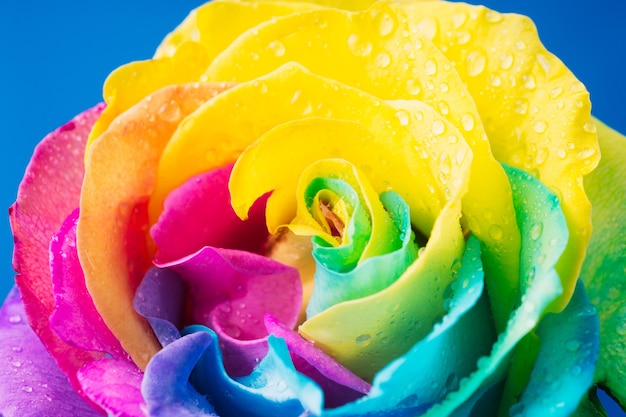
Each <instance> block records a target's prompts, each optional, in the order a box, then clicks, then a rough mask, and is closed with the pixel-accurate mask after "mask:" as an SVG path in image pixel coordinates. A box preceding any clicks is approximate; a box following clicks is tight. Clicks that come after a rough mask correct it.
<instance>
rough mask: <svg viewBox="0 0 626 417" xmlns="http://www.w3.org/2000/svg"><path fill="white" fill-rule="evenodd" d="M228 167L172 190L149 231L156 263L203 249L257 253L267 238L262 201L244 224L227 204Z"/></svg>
mask: <svg viewBox="0 0 626 417" xmlns="http://www.w3.org/2000/svg"><path fill="white" fill-rule="evenodd" d="M231 170H232V165H228V166H225V167H223V168H218V169H215V170H212V171H209V172H206V173H202V174H199V175H197V176H195V177H193V178H191V179H189V180H188V181H187V182H185V183H184V184H183V185H182V186H180V187H179V188H177V189H176V190H174V191H173V192H172V193H170V195H169V196H168V197H167V199H166V200H165V204H164V207H163V213H162V214H161V216H160V217H159V221H158V222H157V223H156V224H155V225H154V226H152V228H151V230H150V232H151V234H152V237H153V239H154V242H155V243H156V245H157V248H158V252H157V254H156V257H155V261H156V262H157V263H166V262H171V261H174V260H176V259H179V258H182V257H184V256H187V255H191V254H192V253H195V252H197V251H198V250H200V249H202V247H204V246H215V247H219V248H228V249H240V250H245V251H249V252H257V253H258V252H260V251H261V249H262V247H263V245H264V244H265V242H266V239H267V237H268V234H267V229H266V228H265V216H264V201H263V200H261V201H259V202H258V203H257V204H256V205H255V206H254V207H253V208H252V211H251V213H250V218H249V219H248V220H247V221H242V220H241V219H239V217H237V216H236V215H235V212H234V211H233V208H232V206H231V205H230V193H229V191H228V180H229V178H230V172H231Z"/></svg>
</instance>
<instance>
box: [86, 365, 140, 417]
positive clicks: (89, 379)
mask: <svg viewBox="0 0 626 417" xmlns="http://www.w3.org/2000/svg"><path fill="white" fill-rule="evenodd" d="M78 379H79V381H80V384H81V386H82V387H83V390H84V391H85V394H86V395H87V397H89V398H90V399H91V400H92V401H93V402H95V403H96V404H98V405H99V406H100V407H102V408H103V409H104V410H105V411H107V412H108V413H109V414H111V415H115V416H119V417H143V416H145V415H146V414H145V413H144V412H143V410H144V409H145V407H146V403H145V401H144V399H143V396H142V395H141V381H142V379H143V373H142V372H141V371H140V370H139V368H137V366H136V365H135V364H134V363H132V362H131V361H130V360H127V359H114V358H104V359H101V360H99V361H95V362H92V363H89V364H87V365H85V366H84V367H83V368H82V369H81V370H80V371H78Z"/></svg>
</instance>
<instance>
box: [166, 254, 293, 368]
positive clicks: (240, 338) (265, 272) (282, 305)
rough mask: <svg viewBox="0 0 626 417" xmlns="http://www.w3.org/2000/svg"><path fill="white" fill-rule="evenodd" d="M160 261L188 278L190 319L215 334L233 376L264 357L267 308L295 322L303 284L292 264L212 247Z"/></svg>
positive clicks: (285, 321)
mask: <svg viewBox="0 0 626 417" xmlns="http://www.w3.org/2000/svg"><path fill="white" fill-rule="evenodd" d="M161 266H163V267H167V268H168V269H171V270H172V271H174V272H176V273H178V275H179V276H180V278H181V279H182V280H183V281H185V282H186V283H187V285H188V287H189V295H190V297H191V305H192V311H191V315H192V317H191V319H192V321H193V322H194V323H197V324H204V325H206V326H207V327H210V328H211V329H213V330H214V331H215V332H216V333H217V334H218V336H219V340H220V346H221V348H222V351H223V353H224V365H225V367H226V370H227V371H228V372H229V374H230V375H232V376H241V375H247V374H249V373H250V372H252V369H253V368H254V366H255V365H256V364H257V362H258V360H259V359H261V358H263V357H264V356H265V354H266V352H267V340H266V338H267V330H266V329H265V325H264V323H263V316H264V315H265V314H266V313H271V314H272V315H274V316H275V317H277V318H278V319H279V320H280V321H281V322H283V323H285V324H286V325H287V326H292V327H293V326H295V325H296V322H297V319H298V313H299V311H300V305H301V303H302V286H301V284H300V277H299V274H298V271H297V270H296V269H295V268H292V267H289V266H286V265H283V264H281V263H278V262H276V261H273V260H271V259H269V258H266V257H264V256H261V255H256V254H253V253H250V252H243V251H237V250H231V249H217V248H212V247H205V248H204V249H202V250H200V251H199V252H197V253H196V254H194V255H192V256H189V257H187V258H183V259H181V260H180V261H177V262H174V263H171V264H167V265H161Z"/></svg>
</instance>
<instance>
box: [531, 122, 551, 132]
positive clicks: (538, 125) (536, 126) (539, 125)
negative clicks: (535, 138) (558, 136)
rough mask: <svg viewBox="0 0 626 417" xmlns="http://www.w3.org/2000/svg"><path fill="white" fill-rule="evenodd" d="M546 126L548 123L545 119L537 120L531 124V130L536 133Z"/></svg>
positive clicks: (543, 129) (544, 129) (542, 130)
mask: <svg viewBox="0 0 626 417" xmlns="http://www.w3.org/2000/svg"><path fill="white" fill-rule="evenodd" d="M547 128H548V123H547V122H546V121H545V120H537V121H536V122H535V124H534V125H533V130H534V131H535V132H537V133H544V132H545V131H546V129H547Z"/></svg>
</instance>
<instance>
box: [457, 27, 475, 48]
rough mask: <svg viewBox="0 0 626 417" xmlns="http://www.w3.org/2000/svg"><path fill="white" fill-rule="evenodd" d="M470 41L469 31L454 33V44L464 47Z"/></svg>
mask: <svg viewBox="0 0 626 417" xmlns="http://www.w3.org/2000/svg"><path fill="white" fill-rule="evenodd" d="M471 40H472V34H471V33H470V31H469V30H459V31H458V32H457V33H456V42H457V43H458V44H459V45H465V44H466V43H468V42H469V41H471Z"/></svg>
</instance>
